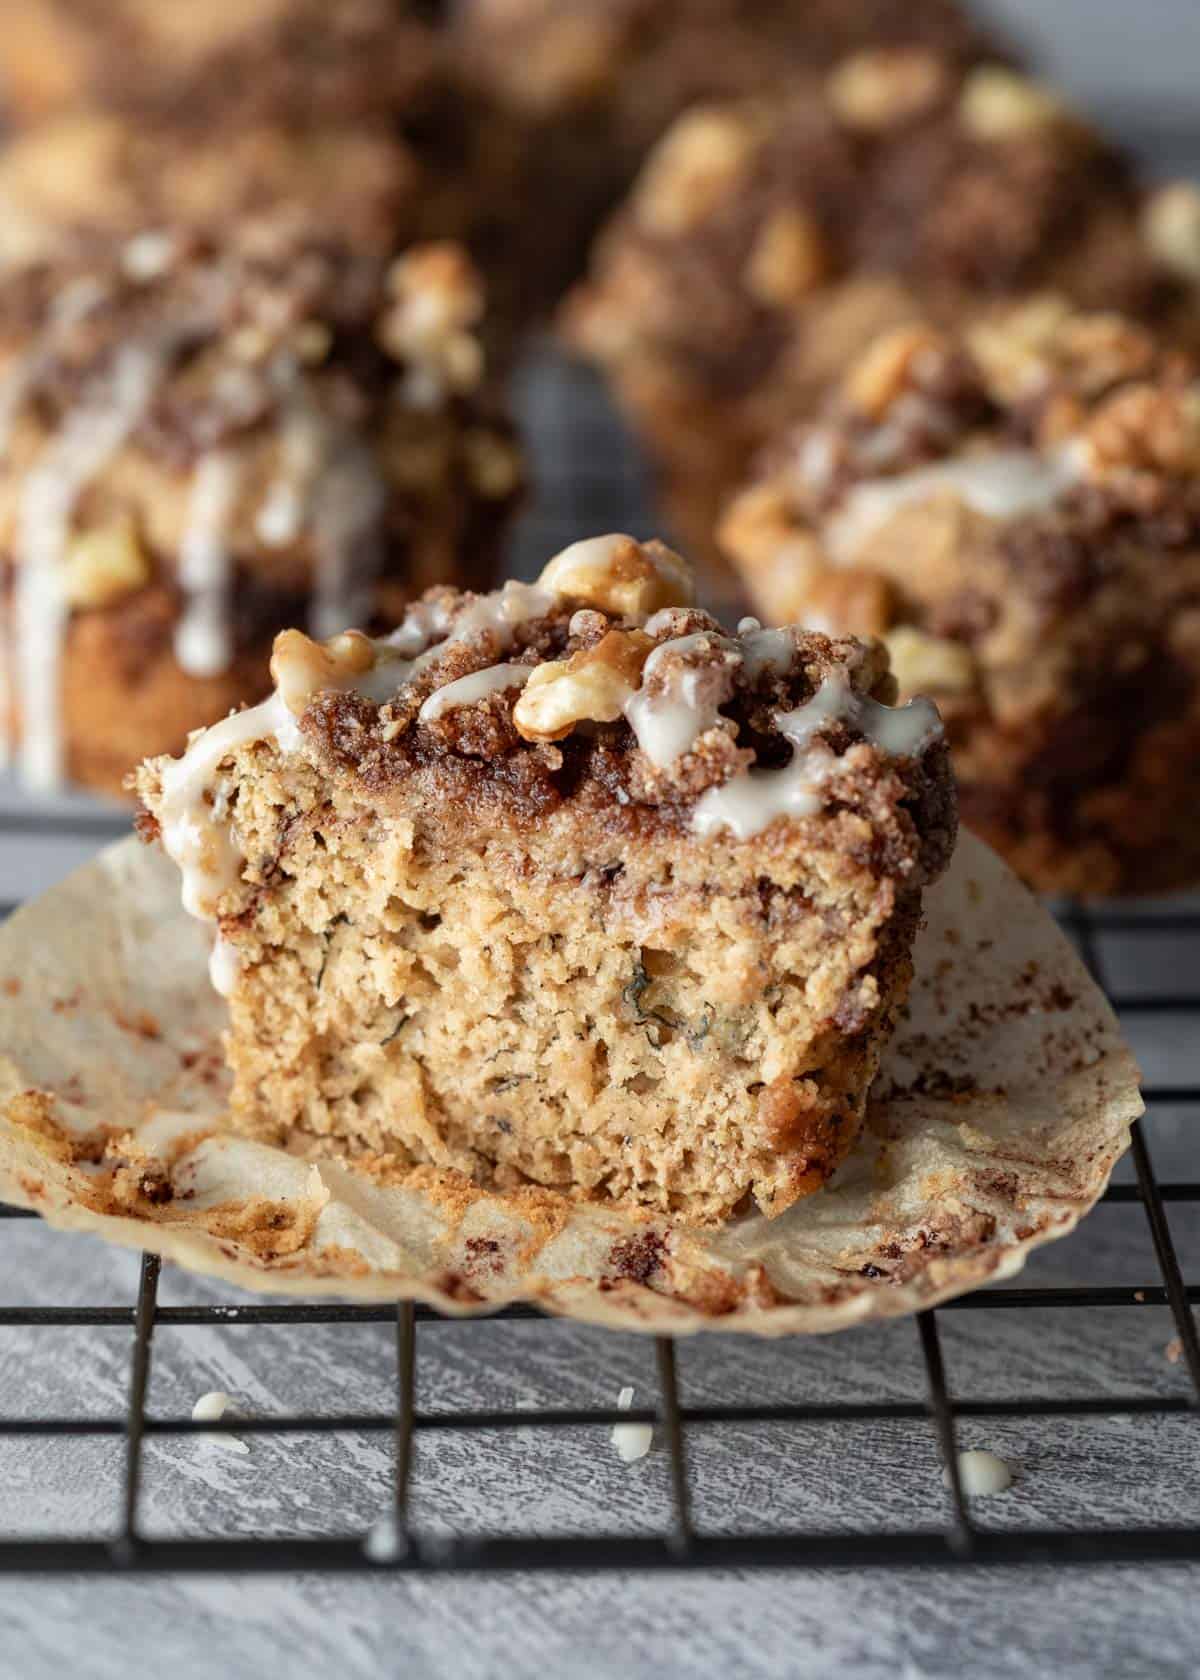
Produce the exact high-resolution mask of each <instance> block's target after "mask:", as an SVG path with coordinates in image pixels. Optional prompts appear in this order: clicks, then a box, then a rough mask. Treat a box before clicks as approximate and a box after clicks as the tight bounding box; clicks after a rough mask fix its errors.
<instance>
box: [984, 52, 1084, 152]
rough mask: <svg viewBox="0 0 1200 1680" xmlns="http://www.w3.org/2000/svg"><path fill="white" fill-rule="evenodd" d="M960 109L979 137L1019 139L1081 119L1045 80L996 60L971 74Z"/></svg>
mask: <svg viewBox="0 0 1200 1680" xmlns="http://www.w3.org/2000/svg"><path fill="white" fill-rule="evenodd" d="M958 113H959V117H960V119H961V121H962V124H963V127H964V128H965V129H966V130H967V132H968V133H969V134H970V135H971V136H972V137H973V138H974V139H976V140H1017V139H1021V138H1023V137H1025V136H1027V135H1031V134H1036V133H1037V132H1038V131H1039V130H1041V129H1047V128H1061V127H1064V126H1069V125H1071V124H1072V123H1076V124H1077V122H1078V119H1077V118H1075V116H1074V113H1073V112H1072V111H1071V108H1070V106H1069V105H1067V104H1066V103H1065V102H1064V101H1063V100H1062V99H1060V98H1059V96H1058V95H1057V94H1056V93H1053V92H1051V90H1050V89H1049V88H1048V87H1045V86H1044V85H1043V84H1042V83H1041V82H1035V81H1031V80H1030V78H1029V77H1028V76H1019V75H1017V73H1016V72H1015V71H1013V70H1002V69H1001V68H1000V67H999V66H998V65H994V64H989V65H985V66H983V67H982V68H981V69H979V70H973V71H972V72H971V74H970V75H969V76H968V77H967V79H966V82H965V83H964V85H963V90H962V93H961V95H960V97H959V105H958Z"/></svg>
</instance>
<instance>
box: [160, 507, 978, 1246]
mask: <svg viewBox="0 0 1200 1680" xmlns="http://www.w3.org/2000/svg"><path fill="white" fill-rule="evenodd" d="M690 598H691V582H690V577H689V575H688V572H687V570H686V568H685V567H684V565H683V563H682V562H681V561H680V560H679V558H678V557H677V556H676V555H674V554H673V553H671V551H670V550H668V549H665V548H663V547H662V546H661V545H660V544H658V543H647V544H639V543H637V542H634V541H633V540H632V539H631V538H628V537H603V538H596V539H592V540H589V541H587V542H581V543H577V544H575V545H573V547H571V548H569V549H567V550H565V551H564V552H563V553H562V554H560V555H558V556H557V557H556V558H555V559H554V560H552V561H551V562H550V564H549V565H548V566H547V567H546V569H545V571H544V572H543V573H542V576H541V578H540V579H539V580H538V582H537V584H536V585H523V584H512V583H510V584H507V585H505V587H504V588H503V589H502V590H500V591H498V592H496V593H495V594H492V595H484V596H478V595H471V594H462V593H457V592H454V591H449V590H442V591H434V592H433V593H431V594H429V595H427V596H426V597H425V599H424V600H423V601H422V602H421V603H419V604H418V605H417V606H415V607H414V608H413V609H412V610H411V611H410V613H409V615H408V617H407V618H406V619H405V621H404V622H403V623H402V625H401V626H400V628H399V629H398V630H397V631H396V632H395V633H394V634H393V635H392V636H390V637H387V638H384V639H383V640H380V641H371V640H370V639H369V638H367V637H365V636H361V635H356V634H351V635H345V636H341V637H337V638H335V639H333V640H332V641H327V642H325V643H324V644H321V643H317V642H314V641H312V640H310V639H309V638H308V637H307V636H305V635H303V634H301V633H300V632H290V633H287V634H285V635H283V636H281V637H280V638H279V639H278V641H277V642H276V644H275V653H274V659H273V662H272V669H273V673H274V676H275V681H276V690H275V693H274V695H273V696H272V698H271V699H270V700H269V701H267V702H265V703H264V704H263V705H262V706H259V707H257V708H255V709H253V710H251V711H243V712H239V713H236V714H235V715H234V716H232V717H230V718H229V719H227V720H226V721H225V722H224V723H222V724H219V725H217V726H216V727H215V728H213V729H210V730H208V731H206V732H204V733H202V734H200V735H198V736H197V737H196V738H195V739H193V741H192V742H191V744H190V745H189V748H188V751H187V753H186V754H185V755H184V757H183V758H182V759H178V760H170V759H159V760H157V761H155V762H153V763H151V764H148V765H147V766H145V767H144V768H143V770H142V771H141V772H140V774H139V776H138V779H137V786H138V791H139V793H140V795H141V797H142V799H143V801H144V804H145V807H146V814H145V815H144V816H143V818H142V820H141V827H142V831H143V834H144V836H145V837H146V838H155V837H156V838H158V839H159V840H160V841H161V843H162V844H163V846H164V847H165V848H166V850H167V852H168V853H169V854H170V855H171V856H172V857H173V858H174V859H175V860H176V862H177V863H178V864H179V866H180V868H181V871H182V874H183V890H184V899H185V903H186V904H187V906H188V908H189V909H190V910H191V911H192V912H193V913H194V914H197V915H199V916H202V917H207V918H210V919H212V920H213V921H214V922H216V923H217V924H218V929H219V936H218V940H217V944H216V947H215V950H214V956H213V965H212V972H213V977H214V981H215V982H216V983H217V985H218V986H219V988H220V989H221V990H223V991H225V992H226V993H227V995H228V997H229V1002H230V1012H231V1026H230V1031H229V1034H228V1040H227V1050H228V1056H229V1060H230V1063H231V1065H232V1068H233V1073H234V1081H235V1084H234V1096H233V1115H234V1120H235V1123H236V1125H237V1126H239V1127H240V1128H241V1129H242V1130H243V1131H244V1132H246V1133H248V1134H249V1135H251V1136H254V1137H259V1138H263V1139H269V1140H271V1141H273V1142H280V1141H282V1142H286V1143H287V1144H288V1146H289V1147H291V1148H293V1149H296V1150H299V1151H308V1152H311V1153H313V1154H316V1155H333V1156H335V1157H336V1156H344V1157H350V1158H353V1159H354V1160H355V1161H356V1164H357V1165H359V1166H360V1167H361V1168H365V1169H366V1170H368V1171H371V1172H375V1173H377V1174H379V1175H380V1176H382V1177H384V1178H385V1179H387V1178H394V1177H397V1176H400V1175H402V1174H404V1173H406V1172H408V1171H410V1170H412V1169H414V1168H416V1169H420V1170H422V1171H425V1172H428V1171H430V1170H431V1169H436V1170H438V1171H441V1172H449V1173H458V1174H463V1175H466V1177H468V1178H470V1179H471V1180H474V1181H475V1182H477V1183H481V1184H486V1185H496V1186H502V1187H504V1186H508V1187H511V1186H516V1185H522V1184H533V1185H538V1186H544V1187H546V1188H548V1189H552V1190H556V1191H561V1192H565V1193H568V1194H571V1195H576V1196H584V1197H590V1198H595V1199H597V1200H601V1199H610V1198H612V1199H620V1200H622V1201H626V1202H634V1203H641V1204H644V1205H645V1206H647V1207H651V1208H655V1209H659V1210H663V1211H667V1212H670V1213H673V1214H677V1215H679V1216H680V1217H682V1218H685V1219H688V1220H691V1221H695V1222H699V1223H714V1222H718V1221H721V1220H724V1219H727V1218H729V1217H730V1216H731V1215H733V1214H735V1213H738V1212H740V1211H741V1210H743V1209H746V1208H749V1207H751V1206H757V1207H758V1208H760V1209H761V1210H762V1211H764V1212H765V1213H767V1214H777V1213H780V1212H782V1211H783V1209H784V1208H786V1207H787V1206H788V1205H789V1204H790V1203H792V1202H794V1201H795V1200H796V1199H797V1198H798V1197H800V1196H804V1195H807V1194H809V1193H811V1192H812V1191H814V1190H816V1189H817V1188H819V1187H820V1185H821V1184H823V1183H824V1182H825V1181H826V1180H827V1179H828V1177H829V1175H830V1174H831V1173H832V1172H833V1171H834V1170H835V1168H836V1167H837V1165H838V1163H839V1161H840V1160H841V1159H842V1158H843V1156H844V1155H845V1152H846V1150H847V1148H848V1147H849V1145H850V1143H851V1141H852V1139H853V1137H854V1135H855V1133H856V1131H857V1129H858V1127H859V1124H860V1121H861V1118H862V1113H863V1106H864V1102H865V1098H866V1092H867V1088H868V1086H869V1084H870V1081H871V1078H872V1076H873V1074H874V1072H875V1068H876V1066H877V1063H878V1059H879V1055H880V1051H881V1048H882V1045H883V1043H884V1040H885V1038H886V1036H887V1033H888V1030H889V1027H890V1025H891V1022H892V1019H893V1017H894V1016H895V1014H896V1011H897V1009H898V1008H899V1006H900V1004H901V1002H902V1001H903V998H904V996H905V993H906V989H907V986H908V982H909V976H910V968H911V964H910V951H911V946H912V940H913V935H914V933H915V930H916V926H917V923H918V921H919V917H920V904H921V892H922V888H923V887H924V885H925V884H926V883H927V882H929V881H930V880H932V879H933V878H934V877H935V876H936V875H937V874H938V873H939V872H940V871H941V869H942V868H943V866H944V865H945V863H946V861H947V858H948V855H949V852H950V849H951V847H952V844H953V837H954V823H955V817H954V799H953V791H952V786H951V781H950V777H949V773H948V766H947V760H946V754H945V749H944V744H943V742H942V738H941V725H940V722H939V720H938V716H937V712H936V710H935V708H934V707H933V706H932V705H931V704H930V703H929V702H927V701H915V702H912V703H911V704H909V705H908V706H905V707H899V708H896V707H893V706H892V705H891V704H890V702H891V700H892V699H893V698H894V695H893V688H892V684H891V679H890V677H889V675H888V672H887V660H886V655H885V654H884V652H883V650H882V648H881V647H880V645H879V644H877V643H862V642H858V641H856V640H854V639H853V638H848V637H840V638H839V637H833V638H830V637H827V636H824V635H819V634H815V633H810V632H806V631H802V630H795V629H792V630H776V631H762V630H759V629H758V628H757V626H755V625H753V624H749V625H745V626H743V627H742V630H741V632H740V633H739V634H738V635H737V636H730V635H728V634H726V633H725V632H724V631H722V629H721V627H720V626H719V624H718V623H717V622H716V621H715V620H714V619H712V618H711V617H709V616H708V614H706V613H704V612H701V611H699V610H697V609H696V608H694V607H693V606H691V605H690V604H689V602H690Z"/></svg>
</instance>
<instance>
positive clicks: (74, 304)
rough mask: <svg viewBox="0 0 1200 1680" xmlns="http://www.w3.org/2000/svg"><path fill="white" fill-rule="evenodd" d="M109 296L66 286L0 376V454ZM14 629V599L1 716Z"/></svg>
mask: <svg viewBox="0 0 1200 1680" xmlns="http://www.w3.org/2000/svg"><path fill="white" fill-rule="evenodd" d="M106 296H107V293H106V291H105V288H104V287H103V286H102V285H101V284H100V282H99V281H98V280H92V279H90V278H88V277H86V276H85V277H81V278H80V279H78V280H73V281H72V282H71V283H70V284H69V285H66V286H64V287H63V289H62V291H61V292H59V294H58V296H57V297H56V298H55V299H54V302H53V304H52V305H51V307H50V313H49V318H48V320H47V324H46V329H45V332H44V333H43V334H42V336H41V338H40V339H39V341H38V342H37V343H36V344H35V345H34V346H33V347H32V349H30V350H29V351H27V352H26V354H25V355H23V356H18V357H16V358H15V359H14V361H13V362H12V363H11V364H10V366H9V367H8V369H7V370H6V372H5V373H4V375H3V378H0V454H4V453H5V452H6V451H7V449H8V445H9V440H10V439H11V437H12V432H13V427H14V426H15V425H16V420H17V415H18V414H19V413H20V411H21V405H22V403H23V402H24V401H25V399H26V397H27V396H28V395H29V392H30V390H31V388H32V387H33V385H34V383H35V381H36V380H37V378H38V376H39V375H40V374H41V372H42V369H43V368H44V367H45V365H46V362H47V360H48V359H49V357H50V356H51V354H52V353H53V350H54V346H55V345H56V344H57V343H58V341H59V339H60V338H62V337H63V335H64V334H65V333H67V332H69V331H70V330H71V328H72V327H73V326H75V325H76V323H77V322H79V321H82V320H83V319H84V317H85V316H86V315H88V314H90V313H91V311H92V310H93V309H94V308H95V307H96V305H97V304H98V303H100V302H101V301H102V300H103V299H104V298H105V297H106ZM14 596H15V589H14ZM15 631H16V607H15V600H14V603H13V604H12V605H10V606H9V607H8V608H7V609H6V610H5V611H4V616H3V618H2V619H0V719H3V718H6V717H9V716H10V715H11V713H12V710H13V704H12V702H13V696H14V691H15V685H14V682H13V669H12V668H13V665H14V664H15V661H16V634H15ZM9 757H10V751H9V732H8V730H7V729H5V728H3V727H0V765H6V764H7V763H8V762H9Z"/></svg>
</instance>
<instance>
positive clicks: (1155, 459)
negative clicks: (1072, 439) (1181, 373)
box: [1086, 383, 1200, 477]
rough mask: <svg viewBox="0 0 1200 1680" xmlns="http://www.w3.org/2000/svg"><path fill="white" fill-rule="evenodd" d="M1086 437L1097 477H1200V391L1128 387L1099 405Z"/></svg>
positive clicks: (1147, 385)
mask: <svg viewBox="0 0 1200 1680" xmlns="http://www.w3.org/2000/svg"><path fill="white" fill-rule="evenodd" d="M1086 435H1087V442H1088V444H1089V446H1090V453H1091V468H1092V470H1093V471H1095V472H1097V473H1099V474H1101V475H1103V474H1104V473H1105V472H1106V471H1112V470H1115V471H1122V470H1125V471H1135V472H1138V471H1141V472H1152V473H1159V474H1163V475H1166V476H1170V477H1184V476H1190V475H1191V474H1193V473H1197V472H1200V388H1198V387H1196V386H1190V387H1188V388H1186V389H1180V388H1178V387H1171V388H1170V389H1163V388H1162V387H1161V386H1156V385H1150V384H1145V383H1143V384H1138V385H1130V386H1128V387H1126V388H1125V389H1124V390H1121V391H1118V392H1116V394H1115V395H1113V396H1111V397H1110V398H1109V399H1108V401H1107V402H1105V403H1102V404H1101V406H1100V408H1099V409H1098V410H1097V412H1096V414H1095V416H1094V418H1093V420H1092V423H1091V425H1090V426H1089V427H1088V428H1087V434H1086Z"/></svg>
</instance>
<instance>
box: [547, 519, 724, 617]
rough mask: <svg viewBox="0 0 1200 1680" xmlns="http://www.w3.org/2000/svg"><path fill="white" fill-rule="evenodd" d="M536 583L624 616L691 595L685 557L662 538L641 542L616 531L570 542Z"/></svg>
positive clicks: (682, 602)
mask: <svg viewBox="0 0 1200 1680" xmlns="http://www.w3.org/2000/svg"><path fill="white" fill-rule="evenodd" d="M538 584H539V586H540V587H541V588H542V589H550V590H553V591H554V593H555V594H556V595H565V596H567V597H568V598H569V599H570V600H575V601H585V602H587V604H588V605H589V606H593V607H599V608H600V609H601V610H602V611H604V612H608V613H613V614H616V615H618V616H626V617H636V616H637V615H639V614H646V613H652V612H657V611H658V609H659V608H660V607H676V606H687V604H688V603H689V602H690V601H691V599H692V594H693V586H692V574H691V571H690V569H689V567H688V565H687V563H686V561H684V560H682V559H680V557H679V555H678V554H676V553H675V552H674V551H673V550H672V549H669V548H668V547H667V546H666V544H665V543H661V542H648V543H639V542H637V541H636V540H635V539H634V538H633V537H627V536H625V535H623V534H620V533H617V534H615V535H613V536H607V537H588V538H585V539H584V540H583V541H582V542H576V543H572V544H571V545H570V547H569V548H564V549H563V551H562V553H561V554H556V555H555V557H554V559H553V560H551V561H550V562H549V563H548V564H547V565H546V566H545V567H544V568H543V570H542V574H541V576H540V577H539V578H538Z"/></svg>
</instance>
